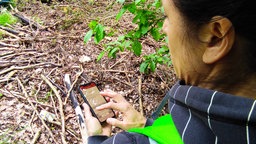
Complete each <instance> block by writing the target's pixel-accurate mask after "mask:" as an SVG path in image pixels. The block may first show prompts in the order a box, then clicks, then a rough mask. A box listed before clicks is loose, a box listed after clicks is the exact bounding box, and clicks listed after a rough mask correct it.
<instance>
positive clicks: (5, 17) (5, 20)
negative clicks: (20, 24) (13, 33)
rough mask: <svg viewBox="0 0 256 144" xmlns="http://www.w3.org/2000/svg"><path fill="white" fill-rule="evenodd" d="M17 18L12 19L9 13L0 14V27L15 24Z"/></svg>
mask: <svg viewBox="0 0 256 144" xmlns="http://www.w3.org/2000/svg"><path fill="white" fill-rule="evenodd" d="M16 22H17V18H16V17H14V16H13V15H12V14H11V13H10V12H8V11H4V12H1V13H0V25H2V26H5V25H7V24H10V25H11V24H15V23H16Z"/></svg>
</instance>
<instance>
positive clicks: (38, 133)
mask: <svg viewBox="0 0 256 144" xmlns="http://www.w3.org/2000/svg"><path fill="white" fill-rule="evenodd" d="M40 134H41V129H39V130H38V131H37V132H36V134H35V135H34V137H33V139H32V141H31V142H30V143H31V144H35V143H36V142H37V140H38V138H39V137H40Z"/></svg>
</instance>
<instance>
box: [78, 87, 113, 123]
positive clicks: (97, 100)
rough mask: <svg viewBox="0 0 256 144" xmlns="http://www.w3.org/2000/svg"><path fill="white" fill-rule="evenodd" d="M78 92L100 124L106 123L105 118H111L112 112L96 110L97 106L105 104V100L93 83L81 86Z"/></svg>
mask: <svg viewBox="0 0 256 144" xmlns="http://www.w3.org/2000/svg"><path fill="white" fill-rule="evenodd" d="M80 90H81V91H82V93H83V95H84V97H85V98H86V101H87V104H89V106H90V108H91V110H92V113H93V115H95V116H96V117H97V118H98V120H99V121H100V122H104V121H106V119H107V118H110V117H113V116H114V112H113V110H112V109H104V110H100V111H99V110H96V109H95V108H96V107H97V106H100V105H102V104H104V103H106V102H107V101H106V99H105V98H104V97H103V96H102V95H100V92H99V90H98V88H97V86H96V84H95V83H94V82H91V83H89V84H85V85H81V86H80Z"/></svg>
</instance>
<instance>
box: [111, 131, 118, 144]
mask: <svg viewBox="0 0 256 144" xmlns="http://www.w3.org/2000/svg"><path fill="white" fill-rule="evenodd" d="M117 135H118V133H117V134H116V135H115V136H114V138H113V142H112V144H115V141H116V136H117Z"/></svg>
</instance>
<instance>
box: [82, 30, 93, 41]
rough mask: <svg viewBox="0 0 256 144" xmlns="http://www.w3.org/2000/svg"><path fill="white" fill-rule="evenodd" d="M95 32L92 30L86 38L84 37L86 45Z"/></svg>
mask: <svg viewBox="0 0 256 144" xmlns="http://www.w3.org/2000/svg"><path fill="white" fill-rule="evenodd" d="M92 34H93V31H92V30H90V31H88V32H87V33H86V34H85V36H84V43H87V42H88V41H89V39H90V38H91V37H92Z"/></svg>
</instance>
